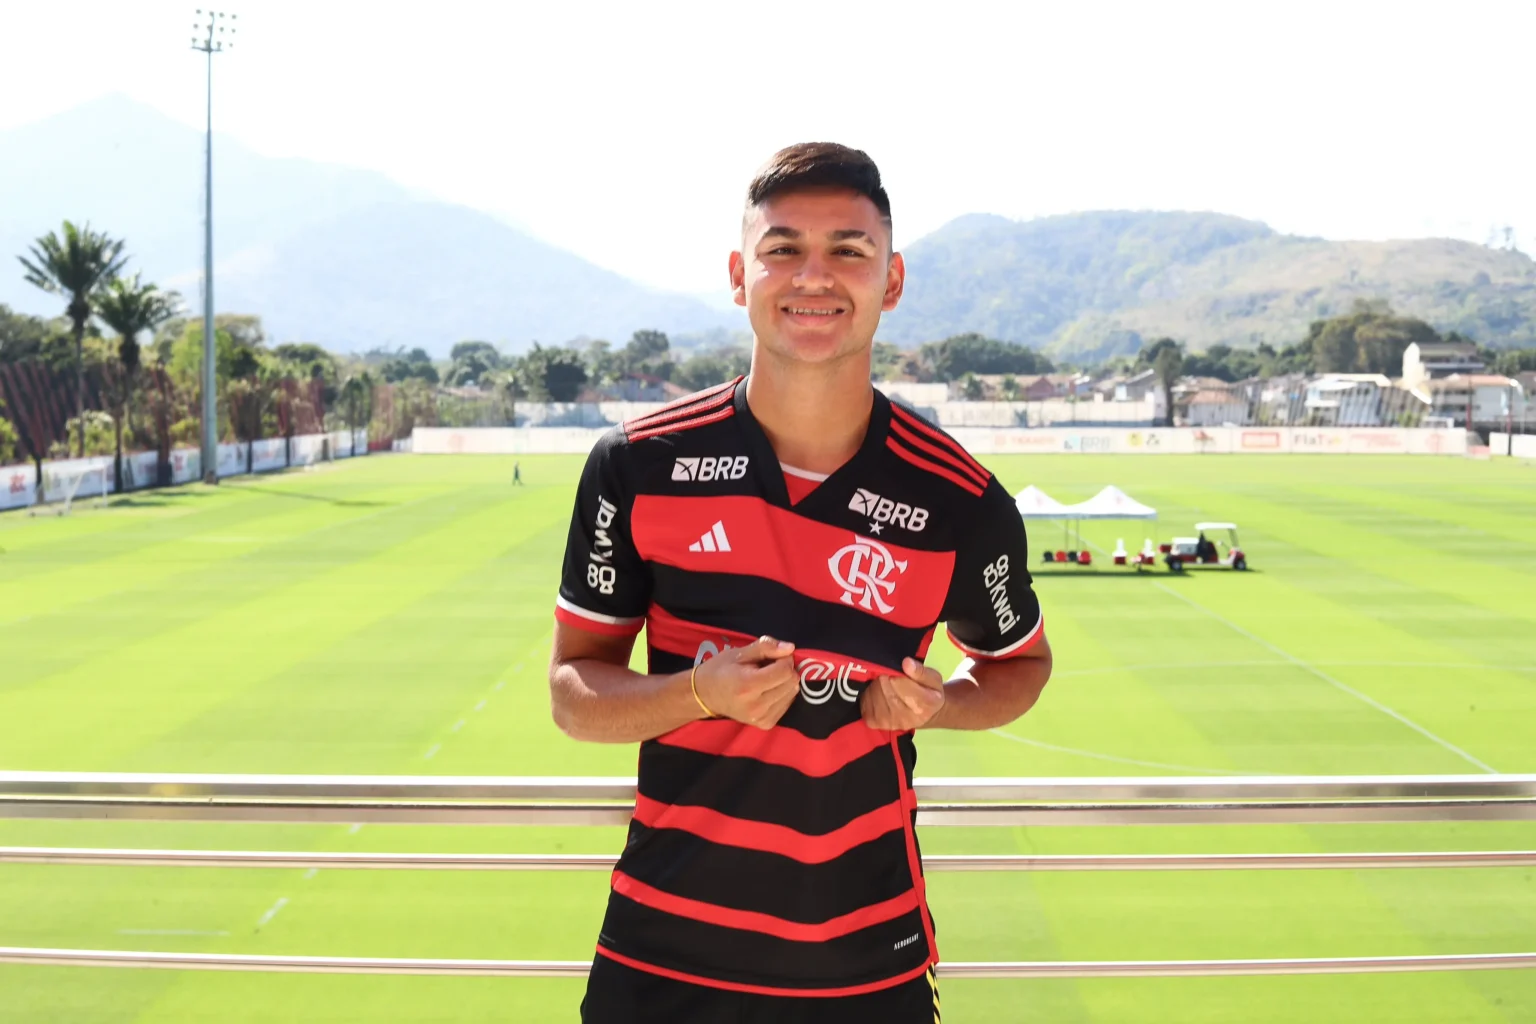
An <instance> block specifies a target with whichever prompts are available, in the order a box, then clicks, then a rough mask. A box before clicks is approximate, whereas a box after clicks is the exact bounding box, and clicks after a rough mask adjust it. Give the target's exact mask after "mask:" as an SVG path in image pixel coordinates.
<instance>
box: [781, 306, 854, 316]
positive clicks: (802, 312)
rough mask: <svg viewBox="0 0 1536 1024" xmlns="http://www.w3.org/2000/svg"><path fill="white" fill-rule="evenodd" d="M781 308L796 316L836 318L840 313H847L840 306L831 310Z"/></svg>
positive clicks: (801, 307)
mask: <svg viewBox="0 0 1536 1024" xmlns="http://www.w3.org/2000/svg"><path fill="white" fill-rule="evenodd" d="M781 308H782V309H783V310H784V312H786V313H793V314H795V315H796V316H837V315H839V314H841V313H846V312H847V310H846V309H844V308H843V307H842V306H837V307H834V308H832V309H818V308H813V307H811V306H783V307H781Z"/></svg>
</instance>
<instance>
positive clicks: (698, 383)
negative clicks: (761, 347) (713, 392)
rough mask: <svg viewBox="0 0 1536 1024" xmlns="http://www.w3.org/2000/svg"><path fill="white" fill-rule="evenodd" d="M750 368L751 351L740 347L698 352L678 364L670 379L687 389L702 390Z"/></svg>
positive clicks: (737, 375) (732, 377) (739, 374)
mask: <svg viewBox="0 0 1536 1024" xmlns="http://www.w3.org/2000/svg"><path fill="white" fill-rule="evenodd" d="M751 368H752V353H750V352H748V351H747V350H746V349H740V348H722V349H715V350H714V351H712V352H699V353H697V354H695V355H691V356H689V357H688V358H687V359H684V360H683V361H682V362H681V363H679V364H678V366H677V369H676V370H675V371H674V372H673V374H672V380H673V381H675V382H676V383H677V384H679V385H680V386H682V387H685V388H687V389H688V390H689V391H702V390H704V389H705V388H708V387H714V386H715V385H716V384H723V383H725V382H726V381H728V380H732V379H734V378H736V377H739V376H741V375H742V374H744V373H746V372H747V371H748V370H750V369H751Z"/></svg>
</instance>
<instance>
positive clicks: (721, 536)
mask: <svg viewBox="0 0 1536 1024" xmlns="http://www.w3.org/2000/svg"><path fill="white" fill-rule="evenodd" d="M688 550H689V551H729V550H731V542H730V540H729V539H728V538H727V537H726V536H725V523H723V522H721V521H720V520H718V519H717V520H716V521H715V525H714V526H711V527H710V528H709V529H708V530H706V531H705V532H704V536H702V537H700V538H699V539H698V540H696V541H694V542H693V543H692V544H689V545H688Z"/></svg>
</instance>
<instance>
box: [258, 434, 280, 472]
mask: <svg viewBox="0 0 1536 1024" xmlns="http://www.w3.org/2000/svg"><path fill="white" fill-rule="evenodd" d="M286 465H288V442H287V441H286V440H285V439H283V438H281V437H268V438H264V439H262V440H260V441H252V442H251V472H252V473H270V472H271V471H272V470H274V469H282V468H283V467H284V466H286Z"/></svg>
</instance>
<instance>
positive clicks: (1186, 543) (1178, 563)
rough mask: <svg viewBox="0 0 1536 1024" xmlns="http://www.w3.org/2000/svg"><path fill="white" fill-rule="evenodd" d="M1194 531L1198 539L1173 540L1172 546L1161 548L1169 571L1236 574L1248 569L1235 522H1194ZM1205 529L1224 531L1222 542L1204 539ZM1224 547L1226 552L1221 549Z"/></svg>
mask: <svg viewBox="0 0 1536 1024" xmlns="http://www.w3.org/2000/svg"><path fill="white" fill-rule="evenodd" d="M1195 530H1196V531H1197V532H1198V533H1199V536H1198V537H1175V538H1173V543H1171V544H1164V545H1163V554H1164V556H1166V557H1165V558H1164V559H1163V560H1164V561H1165V562H1167V563H1168V571H1169V572H1183V571H1184V570H1185V569H1186V568H1192V569H1201V568H1209V569H1236V570H1237V571H1238V572H1242V571H1243V570H1245V569H1247V568H1248V556H1246V555H1244V554H1243V549H1242V547H1241V546H1239V543H1238V539H1237V524H1236V523H1196V524H1195ZM1207 530H1212V531H1215V530H1225V531H1227V539H1226V540H1225V541H1214V540H1210V539H1208V538H1207V537H1206V535H1205V532H1206V531H1207ZM1221 547H1225V548H1226V549H1227V550H1226V553H1225V554H1223V553H1222V552H1221V550H1220V548H1221Z"/></svg>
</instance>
